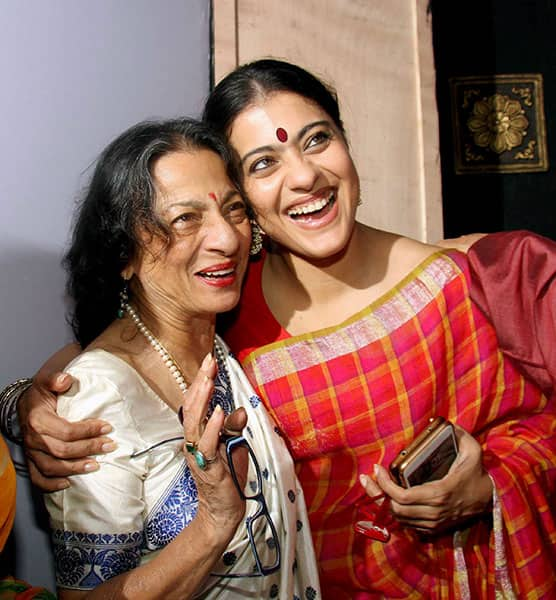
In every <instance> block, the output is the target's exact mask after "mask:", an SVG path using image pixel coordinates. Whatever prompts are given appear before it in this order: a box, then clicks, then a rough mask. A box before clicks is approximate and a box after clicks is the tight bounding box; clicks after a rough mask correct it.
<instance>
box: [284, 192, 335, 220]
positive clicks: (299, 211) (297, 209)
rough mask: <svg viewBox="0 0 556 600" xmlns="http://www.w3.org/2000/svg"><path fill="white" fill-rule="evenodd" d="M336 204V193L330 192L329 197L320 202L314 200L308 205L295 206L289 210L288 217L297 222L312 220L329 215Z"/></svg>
mask: <svg viewBox="0 0 556 600" xmlns="http://www.w3.org/2000/svg"><path fill="white" fill-rule="evenodd" d="M335 202H336V192H330V194H328V196H326V197H324V198H321V199H320V200H314V201H313V202H308V203H307V204H303V205H299V206H294V207H293V208H291V209H290V210H288V216H289V217H290V218H291V219H294V220H296V221H301V220H311V219H313V218H315V217H321V216H323V215H325V214H326V213H328V211H329V210H330V209H331V208H332V207H333V206H334V203H335Z"/></svg>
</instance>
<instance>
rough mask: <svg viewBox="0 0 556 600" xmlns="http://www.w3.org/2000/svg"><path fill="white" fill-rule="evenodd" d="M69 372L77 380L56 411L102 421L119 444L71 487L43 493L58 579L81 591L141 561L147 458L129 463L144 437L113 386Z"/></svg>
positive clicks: (71, 417) (89, 375)
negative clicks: (141, 438) (92, 470)
mask: <svg viewBox="0 0 556 600" xmlns="http://www.w3.org/2000/svg"><path fill="white" fill-rule="evenodd" d="M69 371H70V372H72V369H70V370H69ZM72 374H73V375H74V376H75V377H76V378H77V379H78V380H77V383H75V384H74V385H73V386H72V388H71V390H70V391H69V392H68V393H66V394H64V395H63V396H60V398H59V399H58V414H59V415H60V416H63V417H64V418H66V419H67V420H69V421H77V420H80V419H86V418H102V419H105V420H106V421H108V422H110V423H111V424H112V426H113V428H114V429H113V432H112V433H111V434H110V437H111V438H112V439H113V440H114V441H115V442H116V443H117V444H118V447H117V449H116V450H115V451H113V452H111V453H109V454H106V455H100V456H97V457H96V458H97V460H98V462H99V463H100V469H99V470H98V471H96V472H93V473H88V474H86V475H75V476H73V477H71V478H70V481H71V486H70V487H69V488H68V489H66V490H62V491H59V492H55V493H52V494H46V495H45V503H46V506H47V509H48V511H49V514H50V525H51V530H52V538H53V544H54V554H55V562H56V578H57V584H58V585H59V586H60V587H69V588H73V589H81V590H86V589H91V588H94V587H96V586H98V585H99V584H101V583H102V582H103V581H105V580H107V579H110V578H111V577H114V576H115V575H118V574H120V573H122V572H125V571H129V570H130V569H132V568H134V567H136V566H137V565H138V564H139V561H140V557H141V548H142V546H143V521H144V514H143V513H144V509H145V506H144V501H143V479H144V477H145V475H146V470H147V462H146V461H148V457H144V458H138V459H132V460H130V454H131V453H132V452H133V448H137V447H138V446H140V445H141V443H142V442H141V440H140V436H139V433H138V432H137V428H136V427H135V424H134V420H133V418H132V415H131V413H130V410H129V403H128V402H126V399H125V398H124V397H123V396H122V394H121V393H120V391H119V389H118V387H116V386H115V385H114V384H113V383H112V382H111V381H110V380H109V379H108V378H107V377H106V376H103V375H98V374H96V373H94V372H91V370H90V369H89V370H80V369H76V370H75V371H74V372H73V373H72Z"/></svg>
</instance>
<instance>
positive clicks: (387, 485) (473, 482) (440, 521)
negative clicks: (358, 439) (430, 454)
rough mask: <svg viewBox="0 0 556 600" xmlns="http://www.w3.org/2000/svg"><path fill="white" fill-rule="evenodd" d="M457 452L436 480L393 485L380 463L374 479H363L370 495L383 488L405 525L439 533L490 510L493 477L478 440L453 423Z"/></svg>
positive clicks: (396, 513)
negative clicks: (405, 486)
mask: <svg viewBox="0 0 556 600" xmlns="http://www.w3.org/2000/svg"><path fill="white" fill-rule="evenodd" d="M456 435H457V438H458V446H459V451H458V456H457V458H456V460H455V461H454V463H453V465H452V467H451V468H450V470H449V472H448V473H447V474H446V475H445V476H444V477H443V478H442V479H439V480H437V481H430V482H428V483H424V484H422V485H417V486H414V487H411V488H409V489H405V488H403V487H400V486H399V485H396V484H395V483H394V482H393V481H392V479H391V478H390V476H389V474H388V472H387V470H386V469H384V468H383V467H381V466H379V465H376V466H375V480H376V483H375V482H373V481H372V480H371V479H370V478H367V480H365V483H366V485H365V489H366V491H367V493H368V494H369V495H370V496H374V495H376V494H377V492H380V491H383V492H384V493H385V494H386V495H387V496H389V497H390V499H391V507H390V509H391V512H392V514H393V516H394V517H395V518H396V519H397V520H398V521H399V522H400V523H403V524H404V525H406V526H407V527H412V528H414V529H417V530H419V531H422V532H425V533H429V534H432V533H439V532H442V531H444V530H446V529H450V528H453V527H456V526H457V525H458V524H459V523H461V522H463V521H466V520H468V519H469V518H471V517H474V516H476V515H480V514H483V513H485V512H487V511H488V510H490V508H491V500H492V481H491V479H490V477H489V476H488V473H487V472H486V471H485V470H484V469H483V466H482V462H481V457H482V451H481V447H480V445H479V443H478V442H477V441H476V440H475V439H474V438H473V436H471V435H470V434H469V433H467V432H466V431H465V430H463V429H461V428H460V427H457V426H456Z"/></svg>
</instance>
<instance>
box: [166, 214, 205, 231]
mask: <svg viewBox="0 0 556 600" xmlns="http://www.w3.org/2000/svg"><path fill="white" fill-rule="evenodd" d="M199 218H200V217H199V215H198V214H196V213H193V212H187V213H182V214H181V215H179V216H177V217H176V218H175V219H172V227H174V228H175V229H184V228H188V227H192V226H193V225H195V224H196V223H197V221H198V220H199Z"/></svg>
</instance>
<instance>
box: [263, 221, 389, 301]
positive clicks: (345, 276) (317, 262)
mask: <svg viewBox="0 0 556 600" xmlns="http://www.w3.org/2000/svg"><path fill="white" fill-rule="evenodd" d="M378 233H379V232H377V231H376V230H374V229H371V228H369V227H367V226H365V225H362V224H361V223H356V224H355V226H354V229H353V233H352V235H351V237H350V240H349V242H348V244H347V245H346V247H345V248H344V249H343V250H342V251H341V252H340V253H338V254H336V255H334V256H332V257H329V258H325V259H313V258H311V257H306V256H300V255H297V254H294V253H292V252H288V251H284V250H283V249H280V248H279V249H278V250H277V251H275V252H271V253H269V255H268V260H267V261H266V263H265V270H266V269H268V271H267V273H268V275H269V280H271V281H278V282H280V284H281V287H282V285H284V286H287V287H288V288H290V289H297V291H298V293H303V295H304V296H306V298H307V300H308V301H310V302H311V304H321V303H323V302H326V301H327V298H330V295H331V294H335V293H342V292H343V291H344V290H345V289H346V288H357V287H360V286H361V285H362V282H368V281H369V277H370V276H372V270H373V264H374V263H375V261H374V259H373V255H372V250H373V238H374V237H375V235H378ZM267 265H268V266H267ZM265 275H266V274H265Z"/></svg>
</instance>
